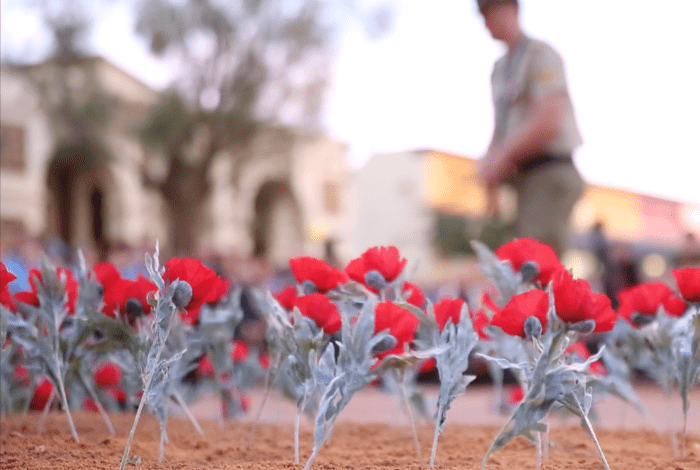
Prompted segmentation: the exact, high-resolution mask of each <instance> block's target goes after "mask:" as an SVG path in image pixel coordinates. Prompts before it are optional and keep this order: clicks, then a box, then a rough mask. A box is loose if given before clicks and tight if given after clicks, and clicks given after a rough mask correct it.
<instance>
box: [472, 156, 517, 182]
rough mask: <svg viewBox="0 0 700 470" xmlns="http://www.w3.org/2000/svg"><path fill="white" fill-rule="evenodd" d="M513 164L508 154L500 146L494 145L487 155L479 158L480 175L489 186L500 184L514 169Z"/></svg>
mask: <svg viewBox="0 0 700 470" xmlns="http://www.w3.org/2000/svg"><path fill="white" fill-rule="evenodd" d="M513 170H514V168H513V165H512V164H511V163H510V161H509V160H508V158H507V155H506V154H505V153H504V152H502V151H501V150H500V149H499V148H498V147H492V148H490V149H489V151H488V152H487V153H486V155H485V156H484V157H483V158H482V159H481V160H479V167H478V171H479V176H481V178H482V179H483V180H484V182H486V185H487V186H488V187H495V186H498V185H499V184H500V183H501V182H502V181H503V180H504V179H505V178H506V177H507V176H508V175H509V174H510V173H511V172H512V171H513Z"/></svg>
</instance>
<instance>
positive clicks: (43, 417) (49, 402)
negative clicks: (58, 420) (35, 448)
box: [36, 389, 56, 435]
mask: <svg viewBox="0 0 700 470" xmlns="http://www.w3.org/2000/svg"><path fill="white" fill-rule="evenodd" d="M54 398H56V389H51V394H50V395H49V399H48V400H46V405H44V409H43V410H42V411H41V418H39V424H38V425H37V431H36V432H37V434H39V435H41V434H44V428H45V426H46V417H47V416H48V415H49V410H50V409H51V405H53V400H54Z"/></svg>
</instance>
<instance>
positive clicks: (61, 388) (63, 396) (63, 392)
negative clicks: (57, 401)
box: [58, 376, 80, 442]
mask: <svg viewBox="0 0 700 470" xmlns="http://www.w3.org/2000/svg"><path fill="white" fill-rule="evenodd" d="M58 389H59V392H60V393H61V394H60V395H59V397H60V398H61V405H62V406H63V408H65V410H66V417H67V418H68V425H69V426H70V433H71V434H72V435H73V439H75V442H80V439H78V432H77V431H76V430H75V425H74V424H73V417H72V416H71V414H70V409H69V408H68V398H66V389H65V387H64V386H63V380H62V379H61V377H60V376H59V377H58Z"/></svg>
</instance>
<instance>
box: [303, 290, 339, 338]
mask: <svg viewBox="0 0 700 470" xmlns="http://www.w3.org/2000/svg"><path fill="white" fill-rule="evenodd" d="M294 306H295V307H297V308H298V309H299V312H300V313H301V314H302V315H303V316H305V317H307V318H310V319H312V320H313V321H314V322H316V325H317V326H318V327H319V328H321V329H322V330H323V331H325V332H326V333H327V334H329V335H332V334H334V333H336V332H337V331H338V330H340V327H341V326H342V322H341V320H340V312H339V311H338V307H337V306H336V305H335V304H334V303H333V302H331V301H330V299H328V297H326V296H325V295H323V294H319V293H318V292H317V293H315V294H310V295H302V296H300V297H297V298H296V299H294Z"/></svg>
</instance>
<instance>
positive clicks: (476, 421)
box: [0, 387, 700, 470]
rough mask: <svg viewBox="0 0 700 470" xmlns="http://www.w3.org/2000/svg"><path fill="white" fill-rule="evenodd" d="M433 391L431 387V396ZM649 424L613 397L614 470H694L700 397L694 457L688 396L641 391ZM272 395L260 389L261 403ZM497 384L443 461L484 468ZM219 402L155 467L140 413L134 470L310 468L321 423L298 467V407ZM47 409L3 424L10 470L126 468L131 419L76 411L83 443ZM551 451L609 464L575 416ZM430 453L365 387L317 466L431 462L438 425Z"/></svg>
mask: <svg viewBox="0 0 700 470" xmlns="http://www.w3.org/2000/svg"><path fill="white" fill-rule="evenodd" d="M434 393H435V390H434V389H429V390H428V396H429V397H432V396H434ZM640 395H641V397H642V400H643V401H644V404H645V406H646V407H647V415H648V417H649V418H648V419H645V418H644V417H642V416H641V415H639V414H638V413H637V412H636V411H634V410H632V409H631V408H629V407H628V406H627V405H622V404H621V402H619V401H618V400H614V399H609V400H607V401H605V402H603V403H601V404H600V406H599V408H598V410H599V414H600V416H601V421H600V422H599V423H598V424H597V427H596V429H597V434H598V437H599V440H600V443H601V446H602V447H603V450H604V451H605V453H606V456H607V458H608V462H609V463H610V467H611V468H612V469H613V470H642V469H654V470H656V469H659V470H679V469H683V470H691V469H692V470H696V469H700V410H699V408H700V394H698V393H696V394H695V395H694V396H693V398H694V400H693V401H692V402H691V414H690V415H689V422H688V428H689V430H690V435H689V437H688V440H687V445H686V456H685V458H684V459H676V458H674V457H673V455H672V452H671V444H670V435H669V433H668V432H667V430H668V429H669V426H671V425H673V426H674V427H677V426H678V424H679V423H680V419H679V417H680V399H679V398H678V397H677V396H672V397H670V398H667V397H665V396H664V395H663V394H661V393H659V392H658V390H656V389H655V388H654V387H643V388H642V389H641V391H640ZM261 396H262V394H261V393H260V392H259V391H258V392H256V393H254V394H253V396H252V397H253V407H252V408H253V410H256V409H257V407H258V406H259V405H260V402H261ZM489 400H490V388H488V387H472V388H469V389H467V393H466V394H465V396H463V397H460V398H459V399H458V400H456V401H455V405H454V406H453V409H452V410H450V413H449V414H448V420H447V425H446V428H445V431H444V433H443V435H442V436H441V438H440V445H439V447H438V454H437V463H436V468H440V469H478V468H479V465H480V464H481V459H482V457H483V455H484V453H485V451H486V449H487V448H488V446H489V444H490V443H491V441H492V440H493V437H494V436H495V434H496V432H497V431H498V425H499V424H501V423H502V422H503V421H504V420H505V419H506V418H505V416H499V415H493V414H490V413H489V412H488V409H489ZM215 409H216V405H212V401H211V400H210V401H204V402H201V403H199V404H197V406H195V407H193V411H194V412H195V414H196V415H197V416H198V418H199V420H200V424H201V425H202V427H203V428H204V431H205V435H204V436H200V435H198V434H197V433H196V432H195V431H194V429H193V427H192V425H191V424H190V423H189V422H187V421H185V420H184V419H183V418H182V417H181V416H179V415H177V413H176V416H173V417H172V418H171V419H170V420H169V422H168V435H169V438H170V442H169V443H168V444H166V446H165V461H164V462H163V463H162V464H158V463H157V458H158V442H159V441H158V440H159V433H158V426H157V423H156V421H155V419H154V418H153V417H152V416H150V415H147V414H144V415H143V416H142V419H141V422H140V424H139V427H138V431H137V433H136V439H135V442H134V444H133V446H132V452H131V453H132V455H137V456H139V457H141V463H139V464H138V465H136V466H128V467H127V468H128V469H134V470H147V469H187V470H190V469H222V470H232V469H244V468H245V469H255V470H281V469H301V468H302V466H303V463H304V461H305V459H306V458H307V457H308V455H309V454H310V451H311V447H312V441H311V440H312V431H313V425H312V423H311V421H310V420H308V419H304V420H302V432H301V446H300V447H301V459H302V463H301V464H300V465H295V464H294V461H293V428H292V424H291V422H292V421H291V418H292V417H293V411H294V407H293V406H292V405H291V404H289V403H288V402H285V401H284V400H282V399H281V398H279V397H277V396H276V395H274V394H273V395H272V396H271V398H270V399H269V401H268V403H267V404H266V405H265V407H264V409H263V412H262V414H261V423H260V424H258V425H257V426H256V427H255V429H253V427H254V425H253V423H252V419H253V415H254V413H253V412H251V413H249V415H248V416H247V417H246V418H245V419H244V420H243V421H239V422H236V421H227V422H225V423H223V427H221V426H222V425H220V424H219V423H218V422H217V421H216V420H214V419H211V417H212V416H213V414H214V410H215ZM38 420H39V414H36V413H33V414H29V415H27V416H20V415H14V416H6V417H3V418H2V421H1V422H0V467H1V468H2V469H8V470H9V469H22V470H28V469H72V470H87V469H116V468H118V467H119V461H120V459H121V455H122V453H123V451H124V446H125V444H126V437H127V435H128V432H129V429H130V427H131V424H132V423H133V415H129V414H114V415H112V420H113V423H114V425H115V428H116V430H117V433H116V435H115V436H110V435H109V434H108V432H107V429H106V427H105V425H104V423H103V422H102V420H101V418H100V417H99V415H97V414H95V413H90V412H78V413H75V414H74V420H75V423H76V428H77V430H78V434H79V435H80V443H76V442H75V441H74V440H73V439H72V437H71V436H70V432H69V431H68V426H67V424H66V419H65V416H64V415H63V414H61V413H58V412H56V413H52V414H50V415H49V418H48V420H47V423H46V431H45V433H44V434H43V435H38V434H37V433H36V428H37V422H38ZM550 424H551V425H552V426H553V430H552V433H551V436H550V455H549V459H548V460H546V461H545V462H544V464H543V466H542V468H543V469H546V470H554V469H557V470H559V469H584V470H588V469H590V470H594V469H602V468H603V465H602V463H601V461H600V459H599V457H598V454H597V453H596V451H595V447H594V445H593V442H592V441H591V440H590V438H589V437H588V435H587V434H586V433H585V431H583V430H582V429H581V428H580V427H578V426H577V422H576V420H563V419H560V418H556V417H553V418H552V419H550ZM418 433H419V441H420V445H421V447H422V455H421V456H420V457H418V456H417V455H416V450H415V448H414V444H413V439H412V434H411V431H410V428H409V426H408V421H407V419H406V417H405V416H404V415H403V414H402V413H401V412H400V411H399V408H398V405H397V404H396V402H395V401H394V400H393V399H392V398H391V397H388V396H386V395H384V394H382V393H381V392H378V391H376V390H372V389H369V390H366V391H363V392H361V393H359V394H358V395H357V396H356V397H355V398H353V401H351V403H350V405H349V406H348V408H347V409H346V410H345V411H344V412H343V414H342V415H341V418H340V419H339V420H338V423H337V425H336V427H335V429H334V431H333V435H332V437H331V440H330V442H329V443H328V444H326V446H324V448H323V449H322V451H321V453H320V454H319V456H318V458H317V460H316V462H315V464H314V466H313V468H314V469H318V470H321V469H325V470H336V469H338V470H339V469H351V468H353V469H354V468H358V469H371V470H375V469H403V468H408V469H426V468H429V467H428V460H429V452H430V445H431V442H432V434H433V428H432V424H431V423H429V422H426V421H422V422H421V423H420V424H419V430H418ZM487 468H489V469H521V468H523V469H532V468H535V449H534V447H533V446H532V445H531V444H530V443H529V442H527V441H526V440H524V439H521V438H519V439H516V440H514V441H513V442H511V443H510V444H508V445H507V446H506V447H505V448H504V449H502V450H500V451H498V452H496V453H495V454H494V455H493V457H492V458H491V460H490V461H489V465H488V467H487Z"/></svg>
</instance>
